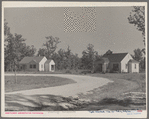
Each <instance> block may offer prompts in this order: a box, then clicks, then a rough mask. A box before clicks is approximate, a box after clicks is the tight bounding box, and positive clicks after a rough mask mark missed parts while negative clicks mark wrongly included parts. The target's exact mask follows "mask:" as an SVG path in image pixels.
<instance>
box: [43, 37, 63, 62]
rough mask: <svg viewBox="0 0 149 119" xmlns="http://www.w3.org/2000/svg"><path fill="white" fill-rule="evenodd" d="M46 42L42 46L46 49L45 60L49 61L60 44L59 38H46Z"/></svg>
mask: <svg viewBox="0 0 149 119" xmlns="http://www.w3.org/2000/svg"><path fill="white" fill-rule="evenodd" d="M46 39H47V41H46V43H44V44H43V46H45V47H46V53H47V54H46V57H47V59H49V58H50V57H51V56H52V55H53V53H54V52H55V50H56V48H57V45H58V43H60V41H59V38H58V37H55V38H54V37H53V36H48V37H46Z"/></svg>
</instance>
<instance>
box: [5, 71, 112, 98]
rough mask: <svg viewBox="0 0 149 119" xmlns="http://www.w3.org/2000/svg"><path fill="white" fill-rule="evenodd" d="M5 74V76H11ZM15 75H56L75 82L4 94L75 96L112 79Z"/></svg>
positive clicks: (80, 76) (61, 75) (110, 81)
mask: <svg viewBox="0 0 149 119" xmlns="http://www.w3.org/2000/svg"><path fill="white" fill-rule="evenodd" d="M12 75H13V74H7V75H6V76H12ZM17 76H56V77H61V78H69V79H72V80H74V81H76V82H77V83H74V84H68V85H63V86H56V87H48V88H40V89H32V90H24V91H16V92H10V93H6V94H23V95H58V96H64V97H69V96H72V97H74V96H77V95H78V94H80V93H83V94H85V93H87V92H88V91H90V90H93V89H95V88H98V87H101V86H103V85H106V84H107V83H112V82H113V81H112V80H109V79H106V78H99V77H91V76H82V75H67V74H18V75H17Z"/></svg>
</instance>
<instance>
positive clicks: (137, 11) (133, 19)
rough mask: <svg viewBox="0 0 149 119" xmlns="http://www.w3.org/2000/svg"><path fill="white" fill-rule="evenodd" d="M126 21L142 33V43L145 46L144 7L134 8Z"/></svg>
mask: <svg viewBox="0 0 149 119" xmlns="http://www.w3.org/2000/svg"><path fill="white" fill-rule="evenodd" d="M128 21H129V23H130V24H134V26H136V27H137V29H138V30H139V31H141V32H142V36H143V38H144V40H143V42H144V46H145V7H144V6H134V7H133V10H132V12H130V16H129V17H128Z"/></svg>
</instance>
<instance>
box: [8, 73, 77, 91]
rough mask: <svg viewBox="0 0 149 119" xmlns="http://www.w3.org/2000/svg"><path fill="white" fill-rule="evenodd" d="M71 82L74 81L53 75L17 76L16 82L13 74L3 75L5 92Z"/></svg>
mask: <svg viewBox="0 0 149 119" xmlns="http://www.w3.org/2000/svg"><path fill="white" fill-rule="evenodd" d="M71 83H76V82H75V81H73V80H71V79H67V78H60V77H53V76H17V83H15V77H14V76H5V92H12V91H20V90H29V89H36V88H45V87H54V86H60V85H66V84H71Z"/></svg>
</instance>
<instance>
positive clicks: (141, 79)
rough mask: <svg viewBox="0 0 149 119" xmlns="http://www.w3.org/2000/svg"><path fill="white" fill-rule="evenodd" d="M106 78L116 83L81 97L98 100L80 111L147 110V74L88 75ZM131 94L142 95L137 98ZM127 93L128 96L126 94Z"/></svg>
mask: <svg viewBox="0 0 149 119" xmlns="http://www.w3.org/2000/svg"><path fill="white" fill-rule="evenodd" d="M87 75H90V76H95V77H104V78H108V79H111V80H113V81H114V83H109V84H108V85H105V86H103V87H100V88H97V89H94V90H92V91H91V92H92V93H91V94H88V95H83V94H82V95H80V98H85V99H86V98H88V99H91V100H94V99H96V100H97V101H96V102H91V103H90V104H88V105H84V106H83V107H81V108H80V109H78V110H102V109H109V110H137V109H140V110H145V109H146V95H145V94H146V78H145V73H106V74H99V73H95V74H87ZM131 92H136V94H137V93H138V94H139V93H142V94H144V95H139V96H136V95H135V94H133V93H132V94H131ZM125 93H126V94H125ZM138 97H139V98H138Z"/></svg>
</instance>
